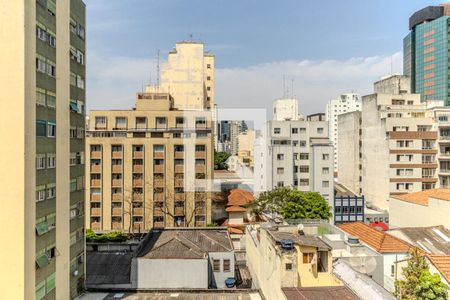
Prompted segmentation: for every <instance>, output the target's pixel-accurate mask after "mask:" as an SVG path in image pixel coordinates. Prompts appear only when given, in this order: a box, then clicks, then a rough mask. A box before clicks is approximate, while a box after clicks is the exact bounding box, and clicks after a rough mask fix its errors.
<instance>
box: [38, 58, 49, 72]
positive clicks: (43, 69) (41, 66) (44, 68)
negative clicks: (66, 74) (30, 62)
mask: <svg viewBox="0 0 450 300" xmlns="http://www.w3.org/2000/svg"><path fill="white" fill-rule="evenodd" d="M45 61H46V59H45V57H43V56H42V55H39V54H37V55H36V70H37V71H38V72H40V73H44V74H45V73H46V72H47V64H46V63H45Z"/></svg>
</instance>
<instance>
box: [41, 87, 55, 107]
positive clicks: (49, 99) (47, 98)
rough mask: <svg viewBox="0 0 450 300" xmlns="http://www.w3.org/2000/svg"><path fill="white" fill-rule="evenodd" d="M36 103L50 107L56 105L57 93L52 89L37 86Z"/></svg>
mask: <svg viewBox="0 0 450 300" xmlns="http://www.w3.org/2000/svg"><path fill="white" fill-rule="evenodd" d="M36 104H37V105H40V106H46V107H49V108H55V107H56V94H55V93H54V92H52V91H49V90H45V89H41V88H36Z"/></svg>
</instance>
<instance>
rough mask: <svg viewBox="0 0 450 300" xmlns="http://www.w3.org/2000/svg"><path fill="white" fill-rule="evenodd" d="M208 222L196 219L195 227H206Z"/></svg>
mask: <svg viewBox="0 0 450 300" xmlns="http://www.w3.org/2000/svg"><path fill="white" fill-rule="evenodd" d="M205 226H206V222H205V221H195V227H205Z"/></svg>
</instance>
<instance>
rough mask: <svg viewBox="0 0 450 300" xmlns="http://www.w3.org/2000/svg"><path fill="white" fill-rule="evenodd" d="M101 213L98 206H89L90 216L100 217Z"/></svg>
mask: <svg viewBox="0 0 450 300" xmlns="http://www.w3.org/2000/svg"><path fill="white" fill-rule="evenodd" d="M101 215H102V210H101V208H98V207H94V208H91V216H93V217H100V216H101Z"/></svg>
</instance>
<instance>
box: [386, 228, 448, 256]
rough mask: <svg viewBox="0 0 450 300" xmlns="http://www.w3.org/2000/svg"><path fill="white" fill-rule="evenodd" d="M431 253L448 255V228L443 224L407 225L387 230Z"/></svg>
mask: <svg viewBox="0 0 450 300" xmlns="http://www.w3.org/2000/svg"><path fill="white" fill-rule="evenodd" d="M388 233H389V234H392V235H393V236H395V237H398V238H399V239H402V240H404V241H405V242H407V243H409V244H411V245H413V246H415V247H417V248H419V249H421V250H423V251H425V252H427V253H428V254H431V255H450V230H448V229H447V228H445V227H444V226H432V227H414V228H412V227H408V228H397V229H393V230H390V231H388Z"/></svg>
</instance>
